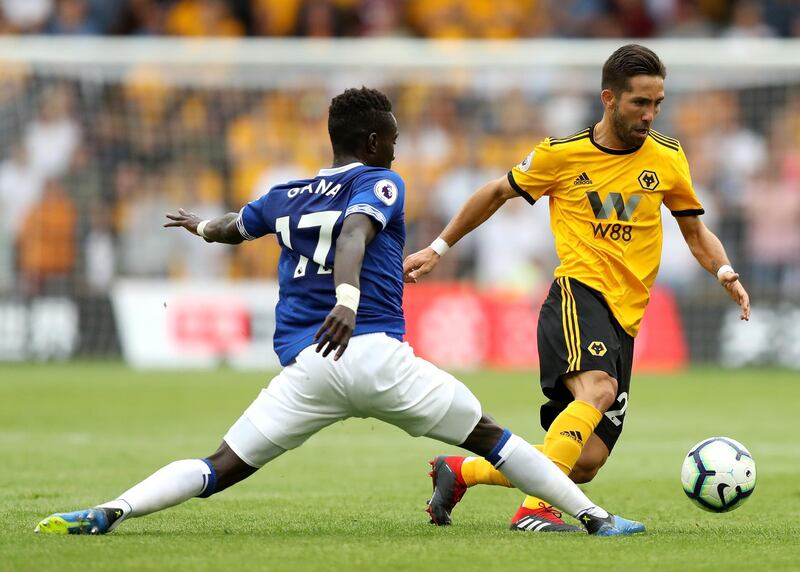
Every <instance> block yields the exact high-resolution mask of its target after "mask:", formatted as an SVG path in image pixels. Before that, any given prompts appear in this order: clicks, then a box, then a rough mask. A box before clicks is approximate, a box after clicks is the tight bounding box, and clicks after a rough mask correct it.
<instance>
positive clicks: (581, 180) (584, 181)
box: [572, 171, 592, 185]
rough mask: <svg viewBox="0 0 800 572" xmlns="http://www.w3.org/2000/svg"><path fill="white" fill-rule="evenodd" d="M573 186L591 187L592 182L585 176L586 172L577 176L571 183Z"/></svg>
mask: <svg viewBox="0 0 800 572" xmlns="http://www.w3.org/2000/svg"><path fill="white" fill-rule="evenodd" d="M572 184H573V185H591V184H592V180H591V179H590V178H589V175H587V174H586V171H584V172H583V173H581V174H580V175H578V176H577V177H576V178H575V180H574V181H573V182H572Z"/></svg>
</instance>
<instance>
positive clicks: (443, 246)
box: [430, 236, 450, 256]
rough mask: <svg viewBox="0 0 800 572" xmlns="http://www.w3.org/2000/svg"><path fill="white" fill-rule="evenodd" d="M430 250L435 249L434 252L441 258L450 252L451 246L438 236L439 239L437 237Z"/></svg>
mask: <svg viewBox="0 0 800 572" xmlns="http://www.w3.org/2000/svg"><path fill="white" fill-rule="evenodd" d="M430 248H432V249H433V251H434V252H435V253H436V254H438V255H439V256H444V254H445V252H447V251H448V250H450V245H449V244H447V243H446V242H445V241H444V239H442V238H440V237H438V236H437V237H436V240H434V241H433V242H431V246H430Z"/></svg>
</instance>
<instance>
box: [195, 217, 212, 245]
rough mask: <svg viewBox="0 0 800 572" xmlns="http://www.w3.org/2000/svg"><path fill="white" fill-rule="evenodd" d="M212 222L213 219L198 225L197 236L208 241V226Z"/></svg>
mask: <svg viewBox="0 0 800 572" xmlns="http://www.w3.org/2000/svg"><path fill="white" fill-rule="evenodd" d="M210 222H211V219H206V220H201V221H200V222H199V223H197V234H198V235H200V236H202V237H203V238H205V239H206V240H208V237H207V236H206V226H207V225H208V223H210Z"/></svg>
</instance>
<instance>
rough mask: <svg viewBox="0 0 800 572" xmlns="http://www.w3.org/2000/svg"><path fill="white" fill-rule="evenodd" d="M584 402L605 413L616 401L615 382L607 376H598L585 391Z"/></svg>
mask: <svg viewBox="0 0 800 572" xmlns="http://www.w3.org/2000/svg"><path fill="white" fill-rule="evenodd" d="M586 397H587V398H586V399H584V401H588V402H589V403H591V404H592V405H593V406H594V407H595V408H596V409H597V410H598V411H602V412H603V413H605V412H606V411H608V408H609V407H611V405H612V404H613V403H614V402H615V401H616V399H617V380H616V379H614V378H613V377H611V376H610V375H608V374H604V375H601V376H599V377H598V378H596V379H595V380H594V383H592V385H591V388H590V389H589V390H588V391H587V396H586Z"/></svg>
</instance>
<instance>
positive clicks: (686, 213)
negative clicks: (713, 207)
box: [669, 209, 706, 217]
mask: <svg viewBox="0 0 800 572" xmlns="http://www.w3.org/2000/svg"><path fill="white" fill-rule="evenodd" d="M669 212H671V213H672V216H675V217H678V216H699V215H701V214H706V211H705V209H686V210H685V211H669Z"/></svg>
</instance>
